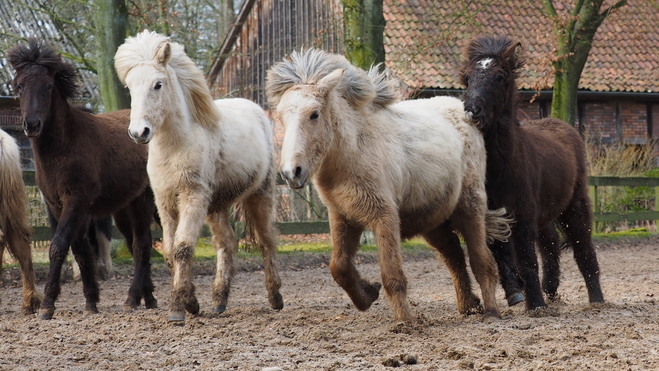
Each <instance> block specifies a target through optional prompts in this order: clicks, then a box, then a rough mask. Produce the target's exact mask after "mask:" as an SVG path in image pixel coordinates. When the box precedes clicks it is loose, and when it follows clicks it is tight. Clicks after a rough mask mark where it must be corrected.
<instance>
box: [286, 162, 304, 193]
mask: <svg viewBox="0 0 659 371" xmlns="http://www.w3.org/2000/svg"><path fill="white" fill-rule="evenodd" d="M281 176H282V178H284V180H286V183H287V184H288V186H289V187H291V188H293V189H300V188H302V187H304V185H305V184H306V183H307V177H308V176H309V171H307V170H304V169H302V168H301V167H300V166H296V167H295V169H282V170H281Z"/></svg>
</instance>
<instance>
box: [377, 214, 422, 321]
mask: <svg viewBox="0 0 659 371" xmlns="http://www.w3.org/2000/svg"><path fill="white" fill-rule="evenodd" d="M373 233H374V234H375V242H376V244H377V246H378V257H379V259H378V260H379V262H380V276H381V277H382V285H383V286H384V290H385V292H386V293H387V297H388V298H389V301H390V302H391V305H392V307H393V308H394V313H395V315H396V319H397V320H399V321H411V320H412V314H411V311H410V307H409V302H408V301H407V278H406V277H405V272H404V271H403V255H402V252H401V248H400V219H399V217H398V211H397V210H395V209H394V208H391V209H389V210H387V209H385V210H382V211H381V212H379V215H378V219H377V220H376V221H375V222H374V223H373Z"/></svg>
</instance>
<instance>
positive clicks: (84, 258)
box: [71, 233, 99, 314]
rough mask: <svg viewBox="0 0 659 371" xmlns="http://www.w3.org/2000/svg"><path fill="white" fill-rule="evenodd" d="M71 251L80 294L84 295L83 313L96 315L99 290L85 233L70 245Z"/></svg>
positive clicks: (92, 255)
mask: <svg viewBox="0 0 659 371" xmlns="http://www.w3.org/2000/svg"><path fill="white" fill-rule="evenodd" d="M71 250H72V251H73V256H74V257H75V260H76V262H78V266H79V267H80V278H81V281H82V292H83V294H84V295H85V313H87V314H93V313H98V309H97V308H96V303H98V302H99V290H98V284H97V282H96V259H95V256H94V254H92V253H91V246H90V244H89V238H88V237H87V234H86V233H80V234H79V235H78V237H77V238H76V239H75V240H74V241H73V243H72V244H71Z"/></svg>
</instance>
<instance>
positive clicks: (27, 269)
mask: <svg viewBox="0 0 659 371" xmlns="http://www.w3.org/2000/svg"><path fill="white" fill-rule="evenodd" d="M25 227H27V226H25ZM25 227H20V226H18V225H14V227H13V228H10V229H9V230H7V231H5V232H6V233H5V241H6V242H7V244H8V245H7V247H8V249H9V252H10V253H11V254H12V255H13V256H14V258H16V260H18V265H19V267H20V269H21V280H22V283H23V307H22V309H21V311H22V313H23V314H33V313H36V311H37V309H39V305H40V304H41V297H40V296H39V294H38V293H37V289H36V287H35V285H34V281H35V280H36V278H35V275H34V267H33V266H32V248H31V247H30V231H29V229H27V228H25ZM0 239H2V237H0ZM3 248H4V246H2V242H0V266H2V257H1V256H2V250H3ZM1 275H2V272H1V271H0V276H1Z"/></svg>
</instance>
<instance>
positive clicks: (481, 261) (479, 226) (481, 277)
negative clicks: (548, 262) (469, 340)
mask: <svg viewBox="0 0 659 371" xmlns="http://www.w3.org/2000/svg"><path fill="white" fill-rule="evenodd" d="M483 195H484V193H483ZM472 201H473V200H472ZM486 202H487V201H486V200H485V199H483V200H482V205H481V207H467V208H463V209H462V210H460V212H458V213H457V214H456V215H455V219H456V221H455V224H454V225H455V226H456V227H457V229H458V230H459V231H460V234H462V238H464V240H465V244H466V245H467V254H468V255H469V265H470V267H471V271H472V272H473V273H474V277H475V278H476V281H477V282H478V285H479V286H480V288H481V295H482V296H483V309H484V314H485V315H486V316H493V317H497V318H500V317H501V314H500V313H499V307H498V306H497V300H496V288H497V265H496V262H495V260H494V257H493V256H492V252H491V251H490V249H489V248H488V247H487V243H486V227H485V213H484V212H481V211H479V210H484V209H485V208H486V205H485V204H486ZM470 206H471V205H470ZM473 206H475V205H473Z"/></svg>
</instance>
